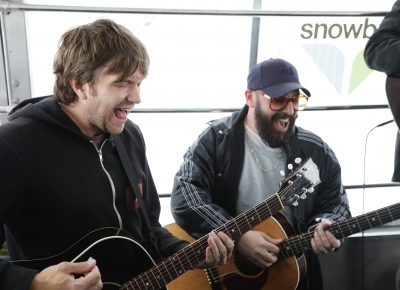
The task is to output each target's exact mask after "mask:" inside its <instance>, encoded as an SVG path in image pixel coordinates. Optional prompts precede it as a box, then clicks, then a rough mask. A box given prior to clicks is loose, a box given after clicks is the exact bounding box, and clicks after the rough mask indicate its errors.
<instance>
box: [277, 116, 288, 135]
mask: <svg viewBox="0 0 400 290" xmlns="http://www.w3.org/2000/svg"><path fill="white" fill-rule="evenodd" d="M289 124H290V119H289V118H288V117H286V118H279V119H277V120H275V121H274V125H275V129H276V130H277V131H278V132H282V133H283V132H286V131H287V130H288V128H289Z"/></svg>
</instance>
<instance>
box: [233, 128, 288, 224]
mask: <svg viewBox="0 0 400 290" xmlns="http://www.w3.org/2000/svg"><path fill="white" fill-rule="evenodd" d="M244 138H245V153H244V163H243V170H242V175H241V178H240V182H239V197H238V200H237V203H236V214H240V213H242V212H244V211H246V210H248V209H249V208H252V207H254V206H255V205H257V204H258V203H260V202H261V201H263V200H265V199H267V198H268V197H270V196H271V195H273V194H274V193H276V192H278V191H279V188H280V182H281V181H282V180H283V179H284V177H282V176H281V173H280V172H281V171H282V170H284V169H285V166H286V163H287V156H286V152H285V150H284V149H283V148H282V147H280V148H271V147H270V146H268V145H267V144H266V143H265V142H264V141H263V140H262V139H261V138H260V136H258V134H256V133H255V132H253V131H252V130H251V129H250V128H249V127H248V126H246V125H245V136H244ZM281 212H282V213H283V214H284V215H285V216H286V218H287V219H288V220H289V222H291V223H292V217H291V216H292V215H291V211H290V209H289V208H288V207H285V208H284V210H283V211H281ZM292 224H293V223H292Z"/></svg>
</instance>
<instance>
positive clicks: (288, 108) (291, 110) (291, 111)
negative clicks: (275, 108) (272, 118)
mask: <svg viewBox="0 0 400 290" xmlns="http://www.w3.org/2000/svg"><path fill="white" fill-rule="evenodd" d="M281 111H282V112H284V113H286V114H288V115H290V116H292V115H294V113H295V109H294V105H293V102H291V101H289V102H287V104H286V106H285V107H284V108H283V109H282V110H281Z"/></svg>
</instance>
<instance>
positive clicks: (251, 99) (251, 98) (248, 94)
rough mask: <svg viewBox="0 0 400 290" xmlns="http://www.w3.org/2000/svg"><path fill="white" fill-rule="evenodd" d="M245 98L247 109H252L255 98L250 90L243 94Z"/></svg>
mask: <svg viewBox="0 0 400 290" xmlns="http://www.w3.org/2000/svg"><path fill="white" fill-rule="evenodd" d="M244 95H245V97H246V104H247V106H249V108H253V107H254V106H255V104H256V96H255V93H253V91H250V90H246V91H245V93H244Z"/></svg>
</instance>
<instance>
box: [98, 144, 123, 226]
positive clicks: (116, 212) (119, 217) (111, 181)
mask: <svg viewBox="0 0 400 290" xmlns="http://www.w3.org/2000/svg"><path fill="white" fill-rule="evenodd" d="M107 140H108V139H106V140H104V141H103V143H102V144H101V146H100V149H99V148H97V145H96V144H95V143H93V141H90V143H92V144H93V146H94V148H95V149H96V151H97V154H98V155H99V159H100V164H101V168H103V171H104V173H105V174H106V175H107V178H108V181H109V182H110V185H111V191H112V195H113V208H114V211H115V214H116V215H117V218H118V223H119V228H120V229H121V230H122V219H121V215H120V213H119V212H118V209H117V206H116V203H115V200H116V192H115V186H114V182H113V180H112V178H111V175H110V173H108V171H107V169H106V168H105V167H104V164H103V152H102V151H101V150H102V149H103V146H104V144H105V143H106V142H107Z"/></svg>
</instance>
